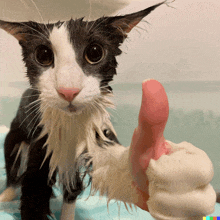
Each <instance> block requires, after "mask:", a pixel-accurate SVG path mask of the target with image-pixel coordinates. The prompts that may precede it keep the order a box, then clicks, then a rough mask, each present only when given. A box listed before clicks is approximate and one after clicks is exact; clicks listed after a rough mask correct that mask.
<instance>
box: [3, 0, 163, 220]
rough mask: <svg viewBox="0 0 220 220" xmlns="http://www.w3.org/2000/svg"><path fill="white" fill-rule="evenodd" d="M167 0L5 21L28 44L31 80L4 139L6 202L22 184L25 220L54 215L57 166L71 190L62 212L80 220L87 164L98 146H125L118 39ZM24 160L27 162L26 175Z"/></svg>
mask: <svg viewBox="0 0 220 220" xmlns="http://www.w3.org/2000/svg"><path fill="white" fill-rule="evenodd" d="M163 3H164V2H163ZM163 3H159V4H156V5H154V6H152V7H149V8H147V9H145V10H142V11H139V12H137V13H133V14H128V15H125V16H115V17H114V16H113V17H102V18H99V19H97V20H95V21H84V20H83V19H77V20H72V19H71V20H69V21H65V22H57V23H55V24H41V23H36V22H19V23H16V22H5V21H0V28H2V29H4V30H5V31H7V32H8V33H10V34H12V35H13V36H14V37H15V38H17V40H18V41H19V44H20V45H21V47H22V52H23V60H24V63H25V65H26V67H27V77H28V79H29V82H30V85H31V87H30V88H29V89H27V90H26V91H25V92H24V94H23V96H22V99H21V102H20V106H19V109H18V111H17V114H16V117H15V118H14V120H13V121H12V123H11V127H10V131H9V133H8V135H7V137H6V139H5V145H4V149H5V161H6V172H7V188H6V190H5V191H4V192H3V193H2V194H1V195H0V201H2V202H3V201H10V200H12V199H14V198H15V196H16V189H17V188H18V187H19V186H20V185H21V192H22V195H21V217H22V219H25V220H26V219H32V220H33V219H36V220H41V219H48V216H49V215H51V211H50V207H49V201H50V197H51V196H52V186H53V184H54V183H55V181H56V174H57V173H58V174H59V180H60V182H61V183H62V184H63V189H64V205H63V207H64V210H63V211H62V217H63V219H66V218H69V217H68V216H71V219H73V216H74V202H75V200H76V198H77V196H78V195H79V194H80V193H81V192H82V190H83V188H84V185H83V176H82V173H81V171H82V169H81V168H82V167H84V168H85V170H86V171H85V173H88V174H90V173H91V172H92V170H93V168H92V166H91V165H92V164H93V158H96V160H97V161H98V160H99V158H100V157H102V153H100V152H101V151H99V153H98V149H104V148H106V147H109V148H111V147H112V146H113V145H114V146H119V143H118V140H117V138H116V134H115V131H114V129H113V127H112V125H111V122H110V119H109V114H108V112H107V111H106V108H108V107H112V106H113V104H112V102H111V101H110V100H109V99H108V96H110V95H111V94H112V89H111V87H110V86H109V82H110V81H112V79H113V76H114V75H115V74H116V67H117V62H116V59H115V57H116V56H118V55H120V54H121V50H120V49H119V46H120V45H121V43H122V42H123V41H124V39H125V38H126V37H127V33H129V32H130V31H131V29H132V28H133V27H134V26H135V25H137V24H138V23H139V22H140V21H141V19H142V18H144V17H145V16H146V15H148V14H149V13H150V12H151V11H152V10H154V9H155V8H157V7H158V6H160V5H161V4H163ZM114 149H115V148H114ZM116 149H117V148H116ZM21 152H23V153H21ZM25 152H26V153H27V155H28V157H27V158H28V160H27V164H24V159H23V157H22V155H24V153H25ZM96 152H97V153H96ZM97 155H98V157H97ZM100 160H105V158H104V157H103V158H100ZM97 161H96V163H98V162H97ZM21 167H24V168H25V169H24V171H23V172H22V173H21V174H20V171H21ZM100 181H101V179H100ZM96 182H97V180H96ZM112 187H113V188H114V186H112ZM97 190H98V188H97ZM69 205H70V206H71V211H67V212H69V213H70V215H69V214H66V210H67V209H68V208H66V207H68V206H69Z"/></svg>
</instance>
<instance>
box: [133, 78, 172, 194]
mask: <svg viewBox="0 0 220 220" xmlns="http://www.w3.org/2000/svg"><path fill="white" fill-rule="evenodd" d="M168 116H169V104H168V98H167V95H166V92H165V90H164V88H163V86H162V85H161V84H160V83H159V82H158V81H156V80H154V79H150V80H145V81H144V82H143V83H142V103H141V109H140V113H139V120H138V127H137V128H136V129H135V131H134V134H133V137H132V143H131V152H130V160H131V169H132V174H133V177H134V181H135V183H137V184H138V186H139V187H140V189H141V190H143V191H146V190H147V185H148V180H147V177H146V170H147V167H148V165H149V162H150V159H154V160H157V159H159V158H160V156H161V155H162V154H168V153H169V152H170V150H169V149H168V148H167V146H166V145H167V144H166V142H165V138H164V136H163V132H164V129H165V126H166V122H167V119H168Z"/></svg>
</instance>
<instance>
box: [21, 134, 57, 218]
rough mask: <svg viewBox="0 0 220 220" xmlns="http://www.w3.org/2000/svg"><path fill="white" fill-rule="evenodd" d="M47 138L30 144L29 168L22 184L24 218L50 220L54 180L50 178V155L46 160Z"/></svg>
mask: <svg viewBox="0 0 220 220" xmlns="http://www.w3.org/2000/svg"><path fill="white" fill-rule="evenodd" d="M46 139H47V137H46V136H45V137H43V138H41V139H40V140H38V141H37V142H35V143H33V144H31V145H30V151H29V159H28V164H27V170H26V172H25V174H24V177H23V178H22V184H21V192H22V195H21V219H22V220H48V219H49V218H48V216H50V215H51V211H50V207H49V201H50V197H51V196H52V185H53V182H51V181H49V180H48V174H49V162H50V157H49V158H47V159H46V160H45V161H44V158H45V155H46V147H43V146H44V143H45V142H46ZM43 161H44V163H43Z"/></svg>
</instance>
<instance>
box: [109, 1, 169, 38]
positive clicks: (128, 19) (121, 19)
mask: <svg viewBox="0 0 220 220" xmlns="http://www.w3.org/2000/svg"><path fill="white" fill-rule="evenodd" d="M165 2H166V1H164V2H161V3H159V4H156V5H154V6H151V7H149V8H146V9H144V10H142V11H139V12H135V13H132V14H128V15H124V16H116V17H112V19H113V21H112V20H111V25H112V26H114V27H116V28H117V29H119V30H120V31H122V32H123V33H124V35H126V34H127V33H129V32H130V31H131V30H132V28H133V27H135V26H136V25H137V24H138V23H139V22H140V21H141V20H142V19H143V18H144V17H145V16H147V15H148V14H150V13H151V11H153V10H154V9H155V8H157V7H158V6H160V5H162V4H164V3H165Z"/></svg>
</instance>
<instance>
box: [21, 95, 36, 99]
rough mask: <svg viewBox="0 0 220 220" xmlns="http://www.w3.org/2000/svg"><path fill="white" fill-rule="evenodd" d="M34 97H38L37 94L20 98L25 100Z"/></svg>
mask: <svg viewBox="0 0 220 220" xmlns="http://www.w3.org/2000/svg"><path fill="white" fill-rule="evenodd" d="M34 96H39V94H36V95H27V96H23V97H21V98H22V99H26V98H31V97H34Z"/></svg>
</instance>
